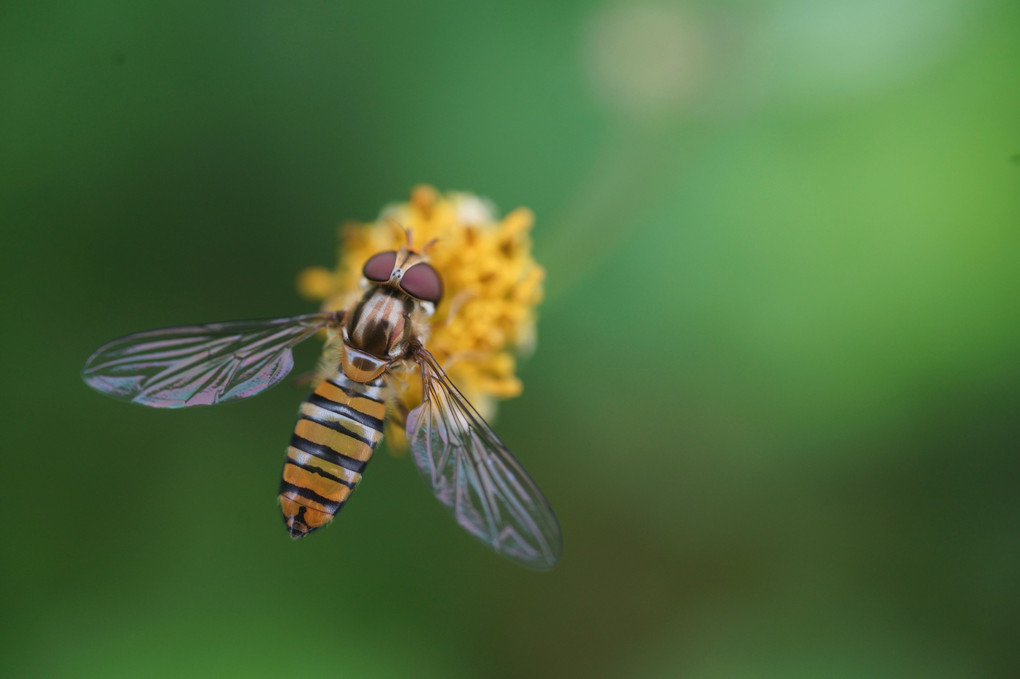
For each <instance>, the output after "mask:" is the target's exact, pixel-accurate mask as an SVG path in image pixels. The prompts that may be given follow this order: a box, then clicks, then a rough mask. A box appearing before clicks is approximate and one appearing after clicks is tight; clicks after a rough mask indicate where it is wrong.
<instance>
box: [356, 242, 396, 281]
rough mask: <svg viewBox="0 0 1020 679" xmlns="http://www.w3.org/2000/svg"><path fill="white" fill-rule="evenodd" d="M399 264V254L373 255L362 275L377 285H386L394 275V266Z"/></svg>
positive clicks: (366, 263)
mask: <svg viewBox="0 0 1020 679" xmlns="http://www.w3.org/2000/svg"><path fill="white" fill-rule="evenodd" d="M396 263H397V253H396V252H393V251H392V250H391V251H390V252H380V253H379V254H378V255H372V257H371V258H369V260H368V261H367V262H365V268H364V270H363V271H362V273H363V274H364V275H365V278H367V279H368V280H370V281H375V282H376V283H385V282H386V281H388V280H389V279H390V274H391V273H393V266H394V265H395V264H396Z"/></svg>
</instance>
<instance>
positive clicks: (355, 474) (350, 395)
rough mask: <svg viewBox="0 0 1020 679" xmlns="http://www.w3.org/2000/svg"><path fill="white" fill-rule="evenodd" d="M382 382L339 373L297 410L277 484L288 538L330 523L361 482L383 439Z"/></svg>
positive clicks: (325, 382)
mask: <svg viewBox="0 0 1020 679" xmlns="http://www.w3.org/2000/svg"><path fill="white" fill-rule="evenodd" d="M384 379H385V378H379V379H377V380H373V381H371V382H366V383H364V384H363V383H360V382H355V381H353V380H350V379H348V378H347V377H346V376H345V375H344V374H343V372H338V373H337V375H335V376H333V377H331V378H329V379H327V380H323V381H322V383H321V384H319V386H318V387H316V388H315V391H313V392H312V393H311V395H310V396H309V397H308V400H306V401H305V402H304V403H303V404H302V405H301V411H300V413H299V416H298V423H297V426H296V427H294V435H293V436H291V439H290V446H288V448H287V459H286V461H285V462H284V464H283V478H282V479H281V480H280V509H281V510H282V511H283V520H284V522H285V523H286V524H287V530H289V531H290V536H291V537H292V538H300V537H304V536H305V535H308V534H309V533H311V532H312V531H313V530H315V529H317V528H321V527H322V526H325V525H326V524H327V523H329V522H330V521H331V520H332V519H333V516H335V515H336V513H337V512H338V511H340V508H341V507H343V506H344V503H345V502H346V501H347V498H348V496H349V495H350V494H351V491H353V490H354V487H355V486H356V485H357V484H358V481H360V480H361V474H362V472H364V470H365V465H366V464H368V461H369V459H370V458H371V457H372V451H373V450H375V446H376V444H377V443H379V439H381V438H382V431H383V418H384V416H385V414H386V402H385V398H384V390H385V382H384Z"/></svg>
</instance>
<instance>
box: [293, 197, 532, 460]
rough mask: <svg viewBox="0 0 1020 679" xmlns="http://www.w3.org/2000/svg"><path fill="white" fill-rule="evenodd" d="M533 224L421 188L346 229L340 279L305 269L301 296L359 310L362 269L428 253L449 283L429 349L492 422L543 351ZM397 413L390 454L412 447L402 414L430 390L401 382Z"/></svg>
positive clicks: (524, 214)
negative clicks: (524, 357) (381, 255)
mask: <svg viewBox="0 0 1020 679" xmlns="http://www.w3.org/2000/svg"><path fill="white" fill-rule="evenodd" d="M533 223H534V216H533V215H532V213H531V211H530V210H528V209H527V208H517V209H516V210H513V211H511V212H510V213H508V214H507V215H506V216H505V217H503V218H502V219H499V218H498V217H497V213H496V210H495V207H494V206H493V205H492V204H491V203H490V202H489V201H488V200H486V199H484V198H479V197H478V196H475V195H472V194H469V193H456V192H451V193H447V194H446V195H440V194H439V193H437V192H436V190H435V189H433V188H432V187H431V186H418V187H415V188H414V190H412V192H411V199H410V200H409V201H408V202H406V203H398V204H395V205H390V206H389V207H386V208H385V209H384V210H383V211H382V213H381V214H380V216H379V219H378V220H376V221H375V222H369V223H366V224H362V223H350V224H346V225H344V226H342V227H341V228H340V233H339V236H340V254H339V262H338V264H337V267H336V269H334V270H332V271H330V270H328V269H325V268H322V267H312V268H309V269H305V270H304V271H302V272H301V274H300V275H299V277H298V290H299V292H300V293H301V294H302V295H303V296H305V297H308V298H311V299H319V300H323V304H322V308H323V309H324V310H329V311H337V310H341V309H350V308H351V307H352V306H353V305H354V304H355V303H356V302H357V300H358V298H359V297H360V296H361V294H362V288H361V283H362V273H361V272H362V267H363V266H364V264H365V261H366V260H368V258H369V257H371V256H372V255H374V254H376V253H378V252H383V251H386V250H396V249H398V248H399V247H400V246H402V245H404V244H405V243H406V235H405V233H404V231H403V229H402V228H401V227H403V228H404V229H407V230H409V231H410V232H411V234H412V235H413V239H414V244H415V245H416V246H417V247H421V246H423V245H425V244H426V243H428V242H430V241H434V243H433V244H432V245H431V246H429V248H428V251H427V252H428V255H429V259H430V260H431V263H432V265H433V266H434V267H435V269H436V270H437V271H438V272H439V273H440V275H441V276H442V278H443V285H444V288H445V292H444V296H443V299H442V301H441V302H440V304H439V307H438V308H437V309H436V314H435V315H434V316H433V319H432V332H431V337H430V338H429V340H428V343H427V347H428V349H429V351H430V352H432V355H433V356H435V357H436V360H438V361H439V363H440V365H442V366H443V368H444V369H445V370H446V372H447V375H449V377H450V379H451V380H452V381H453V383H454V384H456V385H457V387H458V388H459V389H460V390H461V391H462V392H463V393H464V396H466V397H467V399H468V400H469V401H470V402H471V403H472V404H473V405H474V406H475V408H476V409H478V411H479V412H480V413H481V414H482V416H483V417H486V418H490V417H492V415H494V414H495V410H496V401H497V400H498V399H505V398H510V397H513V396H517V395H518V394H520V393H521V389H522V385H521V381H520V380H519V379H518V378H517V376H516V374H515V372H516V357H517V356H518V355H520V354H521V353H524V352H528V351H530V350H531V348H532V347H533V345H534V337H535V307H536V306H537V305H538V303H539V302H540V301H541V299H542V281H543V279H544V277H545V271H544V270H543V269H542V267H541V266H539V265H538V264H537V263H536V262H535V260H534V258H533V257H532V256H531V239H530V236H529V232H530V230H531V226H532V224H533ZM394 387H395V389H396V394H395V396H396V403H397V410H398V412H396V413H394V414H395V415H396V416H395V417H391V418H390V426H389V427H388V431H387V436H388V437H389V440H390V441H391V444H393V443H395V444H397V446H398V447H402V445H401V444H402V442H403V441H404V436H403V432H402V430H401V426H400V425H402V423H403V418H402V417H401V416H400V415H401V413H406V412H407V411H408V410H410V409H412V408H414V407H416V406H417V405H418V403H419V402H420V399H421V384H420V383H419V381H418V380H416V379H404V380H398V381H397V383H396V384H395V385H394Z"/></svg>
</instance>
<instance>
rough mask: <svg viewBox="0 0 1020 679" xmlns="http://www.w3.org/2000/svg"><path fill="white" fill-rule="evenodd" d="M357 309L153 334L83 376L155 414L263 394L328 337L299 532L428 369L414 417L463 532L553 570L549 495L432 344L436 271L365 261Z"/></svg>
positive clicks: (343, 493)
mask: <svg viewBox="0 0 1020 679" xmlns="http://www.w3.org/2000/svg"><path fill="white" fill-rule="evenodd" d="M362 273H363V277H364V278H363V281H362V285H363V287H364V293H363V295H362V296H361V299H360V301H359V302H358V303H357V304H356V305H354V306H353V308H351V309H349V310H345V311H339V312H323V313H314V314H305V315H302V316H294V317H292V318H281V319H274V320H260V321H236V322H228V323H212V324H206V325H190V326H182V327H175V328H165V329H161V330H150V331H147V332H140V333H136V334H133V335H127V336H126V337H121V338H120V339H116V340H114V341H112V342H110V343H108V344H106V345H104V346H102V347H100V348H99V349H98V350H97V351H96V352H95V353H94V354H92V356H90V357H89V359H88V360H87V361H86V363H85V366H84V368H83V369H82V377H83V379H84V380H85V382H86V383H87V384H88V385H89V386H90V387H92V388H93V389H96V390H97V391H100V392H102V393H104V394H106V395H108V396H112V397H114V398H117V399H120V400H124V401H131V402H133V403H139V404H142V405H145V406H151V407H155V408H182V407H190V406H200V405H214V404H218V403H226V402H229V401H236V400H238V399H243V398H248V397H249V396H254V395H256V394H258V393H261V392H263V391H265V390H266V389H268V388H269V387H271V386H273V385H275V384H277V383H278V382H280V381H281V380H282V379H283V378H284V377H285V376H286V375H287V374H288V373H289V372H290V371H291V368H292V367H293V353H292V349H293V347H294V346H295V345H297V344H298V343H300V342H302V341H304V340H306V339H308V338H309V337H311V336H313V335H315V334H316V333H318V332H319V331H320V330H325V331H326V334H327V341H326V345H325V348H324V350H323V359H322V362H321V365H322V367H321V368H320V372H321V373H322V375H321V376H322V377H323V378H322V380H321V381H320V382H319V384H318V386H316V387H315V389H314V390H313V391H312V392H311V394H310V395H309V396H308V398H307V399H306V400H305V402H304V403H303V404H302V405H301V408H300V410H299V413H298V421H297V425H296V426H295V428H294V433H293V435H292V436H291V439H290V445H289V446H288V447H287V457H286V460H285V461H284V465H283V475H282V479H281V481H280V495H279V501H280V508H281V510H282V513H283V519H284V522H285V524H286V526H287V530H288V531H289V533H290V535H291V537H293V538H301V537H304V536H306V535H308V534H309V533H311V532H312V531H314V530H316V529H318V528H321V527H323V526H325V525H326V524H327V523H329V522H330V521H331V520H332V519H333V517H334V516H335V515H336V513H337V512H338V511H340V508H341V507H343V506H344V504H345V503H346V502H347V500H348V498H349V497H350V494H351V493H352V492H353V491H354V488H355V487H356V486H357V484H358V482H359V481H360V480H361V476H362V474H363V473H364V471H365V466H366V465H367V464H368V461H369V459H370V458H371V457H372V452H373V451H374V450H375V447H376V445H377V444H378V443H379V441H380V439H381V438H382V432H383V422H384V418H385V416H386V410H387V402H388V401H390V400H391V399H392V392H391V387H392V380H391V378H393V377H394V374H395V373H398V372H401V371H413V370H415V369H417V371H418V373H419V375H420V379H421V386H422V400H421V404H420V405H418V406H417V407H416V408H414V409H413V410H411V411H410V412H409V413H407V415H406V429H407V439H408V443H409V445H410V448H411V452H412V457H413V459H414V462H415V464H416V465H417V467H418V469H419V471H420V472H421V474H422V476H423V477H424V478H425V480H426V482H427V483H428V484H429V485H430V486H431V487H432V490H433V492H434V494H435V496H436V497H437V498H438V499H439V501H440V502H441V503H442V504H443V505H445V506H446V508H447V509H448V510H449V511H450V512H451V514H452V515H453V517H454V519H455V520H456V521H457V523H458V524H459V525H460V526H461V527H463V528H464V529H465V530H467V531H468V532H469V533H470V534H471V535H473V536H475V537H476V538H478V539H479V540H481V541H482V542H484V543H485V544H487V545H489V546H490V547H491V548H493V549H494V550H496V552H498V553H500V554H502V555H504V556H506V557H508V558H510V559H511V560H513V561H516V562H517V563H520V564H522V565H524V566H527V567H530V568H534V569H538V570H547V569H550V568H552V567H553V566H555V565H556V563H557V562H558V561H559V558H560V554H561V552H562V545H563V541H562V537H561V533H560V527H559V523H558V522H557V520H556V516H555V515H554V514H553V511H552V509H551V508H550V507H549V503H548V502H547V501H546V499H545V496H544V495H542V492H541V491H540V490H539V489H538V486H537V485H536V484H535V482H534V481H533V480H532V479H531V477H530V476H529V475H528V473H527V472H526V471H525V470H524V468H523V467H522V466H521V465H520V463H519V462H518V461H517V460H516V459H515V458H514V457H513V455H512V454H511V453H510V451H509V450H507V448H506V446H505V445H504V444H503V442H502V441H500V439H499V437H498V436H497V435H496V433H495V432H494V431H493V430H492V428H491V427H490V426H489V425H488V424H487V423H486V422H485V420H484V419H482V417H481V416H480V415H479V414H478V412H477V411H476V410H475V409H474V408H473V407H472V406H471V404H470V403H468V401H467V400H466V399H465V398H464V396H463V395H462V394H461V392H460V391H459V390H458V389H457V387H456V386H454V384H453V383H452V382H451V381H450V378H449V377H447V375H446V373H445V372H444V371H443V369H442V367H440V365H439V363H438V362H437V360H436V359H435V358H434V357H433V355H432V354H431V353H429V351H428V349H426V346H425V345H426V343H427V341H428V336H429V328H430V326H429V319H430V318H431V317H432V315H433V314H434V313H435V309H436V306H437V305H438V304H439V301H440V299H441V298H442V295H443V283H442V279H441V277H440V275H439V273H438V272H437V271H436V270H435V268H433V267H432V265H431V264H430V263H429V260H428V257H427V256H426V255H425V254H424V253H423V252H420V251H417V250H413V249H412V248H411V243H410V234H409V233H408V243H407V245H406V246H403V247H401V248H400V249H399V250H396V251H386V252H380V253H377V254H375V255H373V256H372V257H370V258H369V259H368V261H367V262H366V263H365V265H364V269H363V271H362Z"/></svg>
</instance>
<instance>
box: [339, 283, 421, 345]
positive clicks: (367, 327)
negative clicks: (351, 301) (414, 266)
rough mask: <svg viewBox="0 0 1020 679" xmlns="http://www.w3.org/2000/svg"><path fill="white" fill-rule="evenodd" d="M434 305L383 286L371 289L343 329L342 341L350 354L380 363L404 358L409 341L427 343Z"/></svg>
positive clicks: (366, 292)
mask: <svg viewBox="0 0 1020 679" xmlns="http://www.w3.org/2000/svg"><path fill="white" fill-rule="evenodd" d="M432 311H433V305H432V304H431V303H429V302H422V301H420V300H416V299H414V298H413V297H411V296H410V295H407V294H404V293H403V292H401V291H399V290H395V289H393V288H391V287H387V286H384V285H372V286H370V287H369V288H368V290H366V291H365V294H364V296H363V297H362V298H361V301H359V302H358V304H357V306H355V307H354V309H353V311H352V312H351V314H350V316H349V317H348V320H347V324H346V326H345V327H344V335H345V337H344V341H345V344H347V345H348V346H349V347H350V348H352V349H354V350H356V352H351V353H352V354H353V353H360V352H363V353H365V354H368V355H369V356H372V357H376V358H378V359H381V360H383V361H393V360H397V359H401V358H404V357H405V356H406V354H407V351H408V347H409V346H410V342H411V341H412V340H416V341H418V342H425V341H426V340H427V339H428V330H429V326H428V319H429V317H430V316H431V315H432Z"/></svg>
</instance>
